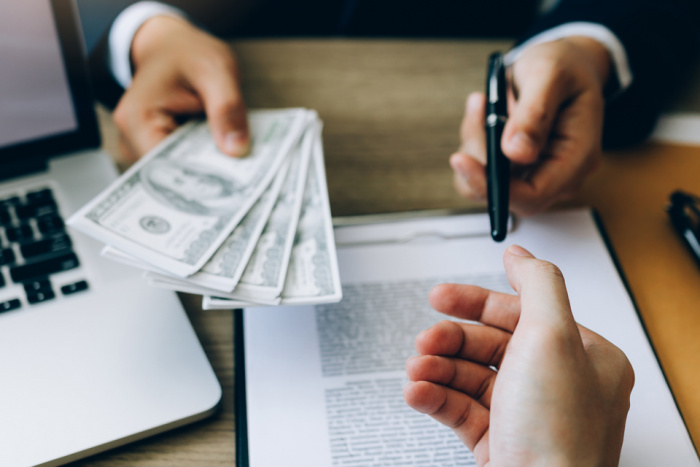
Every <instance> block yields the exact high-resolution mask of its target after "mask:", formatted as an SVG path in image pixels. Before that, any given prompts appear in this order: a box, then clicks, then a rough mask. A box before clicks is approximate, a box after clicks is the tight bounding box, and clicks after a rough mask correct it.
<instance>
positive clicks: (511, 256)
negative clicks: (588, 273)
mask: <svg viewBox="0 0 700 467" xmlns="http://www.w3.org/2000/svg"><path fill="white" fill-rule="evenodd" d="M503 262H504V264H505V268H506V274H507V275H508V281H509V282H510V285H511V287H513V290H515V291H516V292H517V293H518V295H519V296H520V320H519V323H518V329H520V328H521V327H522V328H530V329H538V330H540V331H544V332H545V333H546V332H551V331H553V332H554V333H559V334H560V335H561V336H568V337H570V338H571V339H570V340H571V341H573V342H576V341H578V342H581V338H580V335H579V332H578V328H577V326H576V322H575V321H574V317H573V315H572V313H571V305H570V304H569V296H568V294H567V291H566V285H565V283H564V276H563V274H562V272H561V270H560V269H559V268H557V267H556V266H555V265H553V264H552V263H549V262H547V261H542V260H539V259H537V258H535V257H534V256H533V255H532V254H531V253H530V252H529V251H527V250H525V249H523V248H521V247H519V246H517V245H512V246H510V247H508V249H506V251H505V253H504V255H503Z"/></svg>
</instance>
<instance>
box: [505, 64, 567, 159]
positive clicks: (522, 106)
mask: <svg viewBox="0 0 700 467" xmlns="http://www.w3.org/2000/svg"><path fill="white" fill-rule="evenodd" d="M517 65H518V63H517V62H516V64H515V65H514V80H515V82H516V83H517V88H518V98H517V101H516V102H515V105H514V106H513V110H512V112H511V114H510V115H509V116H508V123H506V127H505V129H504V131H503V138H502V139H501V147H502V149H503V153H504V154H505V155H506V156H507V157H508V158H509V159H510V160H512V161H513V162H516V163H519V164H533V163H534V162H536V161H537V158H538V157H539V155H540V153H541V152H542V150H543V149H544V147H545V146H546V145H547V141H548V139H549V136H550V133H551V131H552V126H553V125H554V121H555V119H556V117H557V114H558V112H559V108H560V107H561V104H562V102H563V101H564V100H565V99H566V92H565V89H564V86H565V84H564V83H563V80H557V79H555V76H554V75H553V74H546V73H545V74H544V76H542V74H541V73H538V74H537V75H535V74H534V73H533V72H531V71H530V70H529V69H523V70H524V71H522V73H521V76H518V71H520V70H518V69H517V68H515V67H517Z"/></svg>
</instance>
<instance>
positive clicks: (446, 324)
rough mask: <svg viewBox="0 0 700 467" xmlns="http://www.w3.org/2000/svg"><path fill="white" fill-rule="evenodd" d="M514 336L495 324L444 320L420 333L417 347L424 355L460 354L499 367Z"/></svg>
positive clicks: (444, 355)
mask: <svg viewBox="0 0 700 467" xmlns="http://www.w3.org/2000/svg"><path fill="white" fill-rule="evenodd" d="M510 336H511V335H510V333H507V332H505V331H502V330H500V329H497V328H494V327H491V326H482V325H480V324H470V323H456V322H454V321H441V322H439V323H437V324H436V325H434V326H432V327H430V328H428V329H426V330H425V331H423V332H421V333H420V334H418V336H417V337H416V350H417V351H418V353H419V354H421V355H439V356H443V357H458V358H462V359H465V360H471V361H472V362H476V363H481V364H483V365H488V366H493V367H498V366H499V365H500V364H501V361H502V360H503V355H504V354H505V351H506V347H507V346H508V341H509V340H510Z"/></svg>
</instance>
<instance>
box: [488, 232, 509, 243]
mask: <svg viewBox="0 0 700 467" xmlns="http://www.w3.org/2000/svg"><path fill="white" fill-rule="evenodd" d="M491 238H493V239H494V241H496V242H502V241H503V240H505V239H506V233H505V232H504V231H501V230H492V231H491Z"/></svg>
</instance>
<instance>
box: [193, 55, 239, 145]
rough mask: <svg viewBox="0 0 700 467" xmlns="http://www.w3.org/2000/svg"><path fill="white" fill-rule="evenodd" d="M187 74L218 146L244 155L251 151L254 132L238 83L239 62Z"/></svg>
mask: <svg viewBox="0 0 700 467" xmlns="http://www.w3.org/2000/svg"><path fill="white" fill-rule="evenodd" d="M187 73H189V75H187V77H188V78H189V81H190V83H191V84H192V86H193V88H194V91H195V92H196V93H197V94H198V95H199V96H200V98H201V99H202V104H203V106H204V111H205V113H206V115H207V120H208V121H209V127H210V128H211V132H212V136H213V137H214V141H216V145H217V146H218V148H219V149H220V150H221V152H223V153H225V154H229V155H231V156H235V157H242V156H245V155H246V154H247V153H248V150H249V146H250V135H249V130H248V117H247V113H246V108H245V103H244V102H243V96H242V95H241V90H240V88H239V85H238V79H237V72H236V69H235V65H234V64H233V62H232V64H231V65H230V66H229V67H224V68H222V69H214V70H211V72H210V73H206V74H204V73H199V74H197V73H194V71H192V70H188V71H187Z"/></svg>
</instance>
